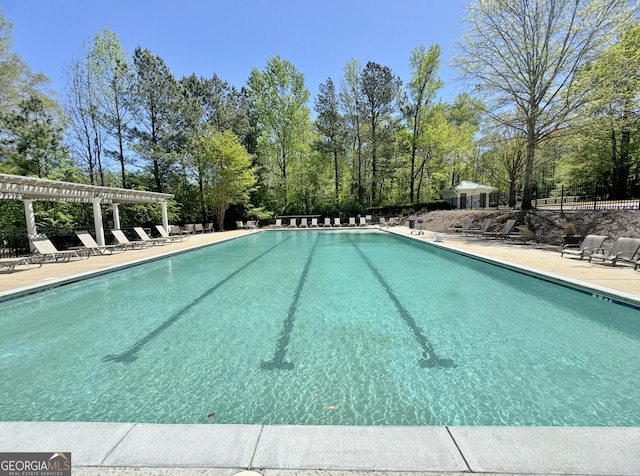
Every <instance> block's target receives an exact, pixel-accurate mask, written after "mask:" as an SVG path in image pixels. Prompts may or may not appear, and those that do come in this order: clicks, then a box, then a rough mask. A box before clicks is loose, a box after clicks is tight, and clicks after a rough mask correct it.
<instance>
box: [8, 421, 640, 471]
mask: <svg viewBox="0 0 640 476" xmlns="http://www.w3.org/2000/svg"><path fill="white" fill-rule="evenodd" d="M638 447H640V428H639V427H501V426H494V427H465V426H417V427H416V426H406V427H405V426H378V427H366V426H364V427H363V426H295V425H224V424H211V425H167V424H145V423H137V424H133V423H91V422H85V423H62V422H0V451H3V452H4V451H11V452H52V453H53V452H56V451H65V452H71V453H72V462H73V469H74V470H78V469H79V468H87V469H91V468H93V469H100V468H104V469H106V468H109V469H114V470H115V469H123V468H124V469H126V468H131V472H132V473H133V472H136V471H138V470H139V469H142V468H154V469H159V468H192V469H195V468H200V469H202V468H210V469H219V470H234V472H236V471H241V470H255V471H263V472H264V471H267V472H268V471H287V470H288V471H296V473H297V472H298V471H309V472H310V473H312V474H318V472H321V471H327V472H331V473H332V474H334V473H335V472H340V471H350V472H353V471H356V472H373V471H375V472H385V473H427V472H439V473H446V474H469V473H493V474H497V473H508V474H571V475H585V474H598V475H605V474H618V475H634V474H635V475H637V474H638V468H640V452H638V451H637V449H638ZM96 474H99V473H96ZM136 474H139V473H137V472H136ZM229 474H233V473H229Z"/></svg>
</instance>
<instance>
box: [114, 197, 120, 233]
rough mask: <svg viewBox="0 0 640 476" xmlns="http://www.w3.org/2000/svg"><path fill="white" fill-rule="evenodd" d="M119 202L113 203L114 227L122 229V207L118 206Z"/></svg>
mask: <svg viewBox="0 0 640 476" xmlns="http://www.w3.org/2000/svg"><path fill="white" fill-rule="evenodd" d="M118 205H119V203H115V202H114V203H113V204H112V206H113V229H114V230H119V229H120V209H119V208H118Z"/></svg>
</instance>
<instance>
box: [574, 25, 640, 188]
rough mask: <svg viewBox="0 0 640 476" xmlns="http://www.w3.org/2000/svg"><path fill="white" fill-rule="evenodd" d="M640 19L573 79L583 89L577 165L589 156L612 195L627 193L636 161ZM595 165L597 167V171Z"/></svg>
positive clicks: (639, 118) (639, 112) (639, 126)
mask: <svg viewBox="0 0 640 476" xmlns="http://www.w3.org/2000/svg"><path fill="white" fill-rule="evenodd" d="M638 71H640V24H637V23H636V24H634V25H633V26H632V27H630V28H629V29H628V30H626V31H625V32H624V34H623V35H622V36H621V38H620V40H619V41H618V42H617V43H615V44H613V45H611V46H610V47H609V48H608V49H607V50H606V51H605V52H603V54H602V55H600V56H599V57H598V58H597V59H596V60H595V61H594V62H592V63H589V64H588V65H586V66H585V68H583V69H582V70H581V71H580V74H579V75H578V83H579V84H580V85H581V86H582V87H584V88H585V90H586V91H588V93H587V96H586V99H587V102H586V104H585V107H584V108H583V109H582V111H581V114H580V117H586V118H587V120H586V121H584V123H583V124H582V128H581V130H580V136H581V138H582V139H581V140H579V141H577V144H578V145H579V148H578V149H577V155H578V157H577V162H578V163H577V164H576V166H577V168H583V167H584V164H583V163H582V162H583V161H584V159H582V158H583V157H585V156H591V157H592V160H593V161H594V164H600V165H598V166H597V167H596V169H597V170H594V172H596V174H594V176H595V177H597V178H598V179H600V180H603V181H604V182H605V183H607V184H609V186H610V188H611V192H612V196H613V197H615V198H624V197H625V196H626V195H627V192H628V190H627V187H628V183H629V177H630V173H631V170H632V168H633V167H637V166H638V164H639V161H640V157H639V156H638V151H639V148H638V142H639V141H640V76H639V75H638ZM598 169H599V170H598ZM594 176H592V177H594Z"/></svg>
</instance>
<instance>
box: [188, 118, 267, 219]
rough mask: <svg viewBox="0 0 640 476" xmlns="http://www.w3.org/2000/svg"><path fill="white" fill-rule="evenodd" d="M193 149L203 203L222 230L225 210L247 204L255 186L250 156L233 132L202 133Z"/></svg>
mask: <svg viewBox="0 0 640 476" xmlns="http://www.w3.org/2000/svg"><path fill="white" fill-rule="evenodd" d="M197 149H198V155H199V156H200V157H201V159H202V163H203V173H204V187H205V196H206V201H207V203H208V204H210V205H211V206H212V207H213V209H214V210H215V214H216V219H217V222H218V226H219V227H220V229H222V230H224V217H225V214H226V212H227V210H228V208H229V206H230V205H231V204H235V205H244V204H247V203H248V202H249V193H250V192H251V190H252V188H253V186H254V185H255V183H256V177H255V169H254V168H253V167H252V166H251V156H250V155H249V154H248V153H247V151H246V149H245V148H244V147H243V146H242V144H241V143H240V141H239V139H238V137H236V135H235V134H234V133H233V132H231V131H230V130H226V131H224V132H220V131H218V130H216V129H215V128H214V127H212V126H207V128H206V129H205V131H204V133H203V135H202V136H201V139H200V141H199V142H198V144H197Z"/></svg>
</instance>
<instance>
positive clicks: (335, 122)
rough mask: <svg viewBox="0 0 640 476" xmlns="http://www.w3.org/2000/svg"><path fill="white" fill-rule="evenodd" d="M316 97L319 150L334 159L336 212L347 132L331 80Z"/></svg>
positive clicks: (329, 79)
mask: <svg viewBox="0 0 640 476" xmlns="http://www.w3.org/2000/svg"><path fill="white" fill-rule="evenodd" d="M319 89H320V91H319V92H318V96H317V97H316V102H315V110H316V112H317V113H318V117H317V118H316V122H315V125H316V129H317V130H318V132H319V133H320V142H319V144H318V148H319V149H320V150H321V151H322V152H324V153H326V154H329V155H330V156H331V158H332V159H333V175H334V199H335V210H336V211H337V210H338V209H339V207H340V204H339V199H340V169H341V167H340V165H341V164H340V163H341V159H342V156H343V153H344V150H345V141H346V137H347V131H346V128H345V122H344V118H343V117H342V115H341V114H340V110H339V103H338V96H337V94H336V88H335V86H334V84H333V81H332V80H331V78H327V81H326V82H325V83H322V84H320V88H319Z"/></svg>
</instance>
